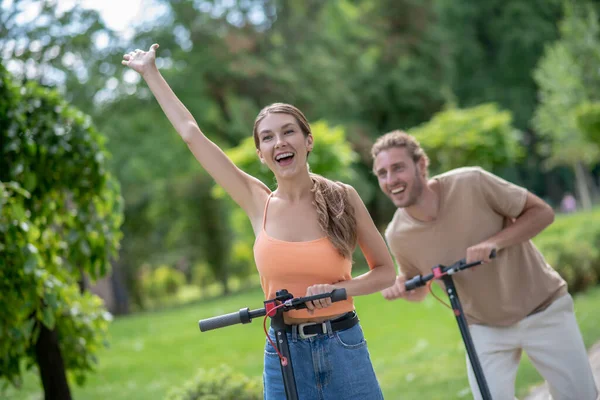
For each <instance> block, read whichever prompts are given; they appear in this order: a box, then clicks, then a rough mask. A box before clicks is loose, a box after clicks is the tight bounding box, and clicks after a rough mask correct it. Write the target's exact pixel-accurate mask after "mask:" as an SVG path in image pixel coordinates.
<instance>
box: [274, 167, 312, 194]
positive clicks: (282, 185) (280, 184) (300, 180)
mask: <svg viewBox="0 0 600 400" xmlns="http://www.w3.org/2000/svg"><path fill="white" fill-rule="evenodd" d="M312 187H313V181H312V179H311V177H310V175H309V173H308V171H306V172H304V171H303V172H302V173H300V174H297V175H295V176H294V177H291V178H284V179H278V180H277V190H275V196H277V197H279V198H281V199H284V200H288V201H299V200H302V199H304V198H305V197H307V196H308V195H310V196H312V193H311V189H312Z"/></svg>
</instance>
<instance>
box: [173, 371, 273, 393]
mask: <svg viewBox="0 0 600 400" xmlns="http://www.w3.org/2000/svg"><path fill="white" fill-rule="evenodd" d="M262 398H263V392H262V383H261V382H260V380H259V379H256V378H254V379H252V378H248V377H247V376H245V375H243V374H241V373H238V372H234V371H232V370H231V368H229V367H228V366H224V365H223V366H221V367H220V368H213V369H210V370H208V371H207V370H204V369H201V370H199V371H198V373H197V374H196V376H195V377H194V378H192V379H191V380H189V381H187V382H185V383H184V384H183V387H181V388H176V389H172V390H171V391H170V392H169V393H168V395H167V400H262Z"/></svg>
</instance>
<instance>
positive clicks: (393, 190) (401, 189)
mask: <svg viewBox="0 0 600 400" xmlns="http://www.w3.org/2000/svg"><path fill="white" fill-rule="evenodd" d="M405 190H406V185H402V186H399V187H397V188H394V189H392V190H390V192H391V193H392V194H399V193H403V192H404V191H405Z"/></svg>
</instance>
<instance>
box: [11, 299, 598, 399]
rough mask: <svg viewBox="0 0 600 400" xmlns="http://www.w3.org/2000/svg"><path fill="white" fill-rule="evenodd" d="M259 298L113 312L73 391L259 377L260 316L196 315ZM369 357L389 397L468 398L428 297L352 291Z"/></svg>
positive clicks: (533, 379) (154, 394)
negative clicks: (226, 320)
mask: <svg viewBox="0 0 600 400" xmlns="http://www.w3.org/2000/svg"><path fill="white" fill-rule="evenodd" d="M575 304H576V311H577V317H578V321H579V324H580V326H581V329H582V332H583V335H584V339H585V342H586V345H587V346H588V347H589V346H590V345H591V344H592V343H594V342H595V341H597V340H600V313H599V312H598V310H599V309H600V287H595V288H594V289H590V290H588V291H587V292H586V293H585V294H582V295H576V296H575ZM261 306H262V293H261V292H260V291H259V290H255V291H251V292H247V293H243V294H236V295H232V296H229V297H227V298H222V299H213V300H208V301H203V302H199V303H196V304H192V305H188V306H184V307H179V308H173V309H170V310H165V311H160V312H154V313H147V314H137V315H134V316H131V317H125V318H119V319H117V320H115V321H114V323H113V324H112V326H111V329H110V333H111V339H110V343H111V346H110V348H108V349H106V350H105V351H103V352H102V353H101V354H100V364H99V366H98V369H97V373H95V374H93V375H91V376H90V378H89V380H88V382H87V384H86V385H85V386H84V387H82V388H80V387H76V386H75V385H72V388H73V394H74V398H75V399H90V400H100V399H103V400H104V399H111V400H112V399H114V400H119V399H121V400H141V399H144V400H146V399H162V398H163V397H164V395H165V393H166V392H167V391H168V390H169V389H170V388H171V387H173V386H177V385H179V384H181V383H182V382H184V381H185V380H187V379H189V378H190V377H192V376H193V375H194V373H195V371H196V370H197V369H198V368H211V367H216V366H218V365H220V364H229V365H230V366H232V367H233V368H234V369H235V370H238V371H241V372H243V373H245V374H247V375H250V376H257V377H258V376H260V374H261V370H262V353H263V352H262V348H263V345H264V333H263V330H262V320H260V321H259V320H255V321H254V322H253V323H252V324H248V325H240V326H234V327H229V328H226V329H221V330H218V331H212V332H205V333H201V332H200V331H199V329H198V325H197V321H198V319H201V318H206V317H210V316H213V315H217V314H222V313H227V312H233V311H236V310H239V309H240V308H242V307H250V308H259V307H261ZM356 307H357V310H358V313H359V316H360V317H361V321H362V325H363V328H364V331H365V335H366V338H367V341H368V342H369V349H370V352H371V357H372V359H373V362H374V366H375V370H376V372H377V376H378V377H379V380H380V382H381V385H382V388H383V391H384V395H385V397H386V398H389V399H400V398H402V399H461V398H465V399H469V398H471V396H470V392H469V389H468V383H467V378H466V372H465V352H464V349H463V344H462V341H461V339H460V334H459V331H458V328H457V326H456V322H455V320H454V317H453V315H452V313H451V312H450V311H449V310H448V309H446V308H445V307H443V306H442V305H440V304H439V303H437V301H436V300H435V299H433V298H432V297H431V296H429V298H428V299H427V300H426V301H425V302H424V303H422V304H410V303H407V302H404V301H396V302H387V301H385V300H384V299H383V298H382V297H381V296H380V295H378V294H375V295H372V296H366V297H361V298H357V299H356ZM540 380H541V378H540V377H539V375H538V374H537V372H536V371H535V370H534V369H533V367H532V366H531V365H530V364H529V362H528V361H527V360H525V362H523V363H522V365H521V367H520V369H519V374H518V377H517V390H518V393H519V396H523V394H525V393H526V392H527V391H528V388H529V387H530V386H532V385H534V384H537V383H539V381H540ZM7 398H8V399H24V400H25V399H36V400H38V399H42V398H43V395H42V393H41V391H40V390H39V380H38V379H37V376H36V375H35V374H28V375H27V376H26V379H25V384H24V388H23V390H21V391H20V392H15V391H10V392H9V393H8V397H7Z"/></svg>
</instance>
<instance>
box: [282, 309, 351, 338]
mask: <svg viewBox="0 0 600 400" xmlns="http://www.w3.org/2000/svg"><path fill="white" fill-rule="evenodd" d="M356 324H358V315H356V312H355V311H350V312H347V313H346V314H344V315H342V316H341V317H339V318H336V319H333V320H331V331H332V332H336V331H341V330H343V329H349V328H352V327H353V326H354V325H356ZM294 326H296V327H297V329H298V336H300V338H302V339H306V338H309V337H312V336H317V335H320V334H322V333H328V331H327V322H326V321H323V322H306V323H304V324H298V325H286V326H285V330H286V332H290V333H291V332H292V331H293V330H294Z"/></svg>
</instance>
